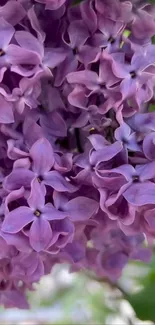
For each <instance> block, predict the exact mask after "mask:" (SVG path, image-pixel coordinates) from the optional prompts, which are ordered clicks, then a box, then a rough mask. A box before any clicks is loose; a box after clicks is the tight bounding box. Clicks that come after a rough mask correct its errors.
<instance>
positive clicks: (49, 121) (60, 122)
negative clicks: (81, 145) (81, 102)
mask: <svg viewBox="0 0 155 325" xmlns="http://www.w3.org/2000/svg"><path fill="white" fill-rule="evenodd" d="M40 124H41V126H42V129H43V131H44V134H45V135H47V137H48V138H49V139H50V137H52V136H54V137H66V136H67V126H66V123H65V121H64V119H63V118H62V116H61V115H60V114H59V113H58V112H56V111H53V112H51V113H49V114H48V113H47V114H46V115H42V116H41V117H40Z"/></svg>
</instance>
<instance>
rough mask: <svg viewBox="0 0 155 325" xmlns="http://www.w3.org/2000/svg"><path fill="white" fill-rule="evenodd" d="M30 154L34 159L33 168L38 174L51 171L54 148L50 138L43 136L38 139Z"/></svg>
mask: <svg viewBox="0 0 155 325" xmlns="http://www.w3.org/2000/svg"><path fill="white" fill-rule="evenodd" d="M30 156H31V158H32V160H33V170H34V171H35V172H36V173H37V174H38V176H41V175H43V174H44V173H45V172H47V171H49V170H50V169H51V168H52V166H53V164H54V153H53V149H52V147H51V145H50V143H49V141H48V140H46V139H44V138H42V139H39V140H38V141H36V142H35V143H34V144H33V146H32V147H31V149H30Z"/></svg>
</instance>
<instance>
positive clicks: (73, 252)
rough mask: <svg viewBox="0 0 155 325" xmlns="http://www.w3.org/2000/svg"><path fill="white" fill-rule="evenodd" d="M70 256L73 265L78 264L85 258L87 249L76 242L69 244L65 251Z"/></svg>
mask: <svg viewBox="0 0 155 325" xmlns="http://www.w3.org/2000/svg"><path fill="white" fill-rule="evenodd" d="M63 251H64V252H65V253H66V254H68V255H69V258H71V261H72V262H73V263H78V262H80V261H81V260H83V258H84V257H85V247H84V245H82V243H81V242H78V241H76V240H74V241H73V242H72V243H68V244H67V245H66V246H65V248H64V250H63Z"/></svg>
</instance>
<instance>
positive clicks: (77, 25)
mask: <svg viewBox="0 0 155 325" xmlns="http://www.w3.org/2000/svg"><path fill="white" fill-rule="evenodd" d="M68 34H69V38H70V42H71V44H70V45H71V47H72V48H78V47H79V46H82V45H83V44H85V42H86V40H87V38H88V37H89V31H88V29H87V28H86V26H85V24H84V23H83V21H82V20H74V21H73V22H71V23H70V25H69V27H68Z"/></svg>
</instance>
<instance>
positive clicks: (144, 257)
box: [130, 248, 152, 263]
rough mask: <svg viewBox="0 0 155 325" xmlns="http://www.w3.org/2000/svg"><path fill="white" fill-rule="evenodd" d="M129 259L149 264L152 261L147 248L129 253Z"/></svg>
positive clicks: (149, 250) (150, 253) (150, 252)
mask: <svg viewBox="0 0 155 325" xmlns="http://www.w3.org/2000/svg"><path fill="white" fill-rule="evenodd" d="M130 258H131V259H134V260H140V261H143V262H145V263H149V262H151V259H152V251H151V249H149V248H139V249H138V251H135V252H133V253H131V255H130Z"/></svg>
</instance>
